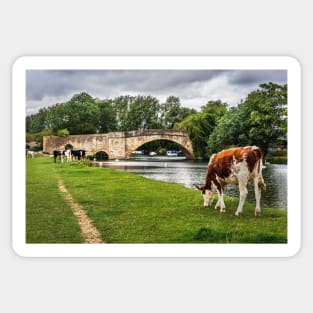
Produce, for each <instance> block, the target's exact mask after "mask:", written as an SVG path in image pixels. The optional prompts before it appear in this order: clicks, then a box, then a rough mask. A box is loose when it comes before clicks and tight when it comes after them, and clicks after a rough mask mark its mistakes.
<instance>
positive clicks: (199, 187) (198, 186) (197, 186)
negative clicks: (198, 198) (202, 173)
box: [193, 184, 203, 191]
mask: <svg viewBox="0 0 313 313" xmlns="http://www.w3.org/2000/svg"><path fill="white" fill-rule="evenodd" d="M193 185H194V186H195V187H196V188H197V189H198V190H201V191H202V190H203V186H200V185H196V184H193Z"/></svg>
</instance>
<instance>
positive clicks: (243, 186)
mask: <svg viewBox="0 0 313 313" xmlns="http://www.w3.org/2000/svg"><path fill="white" fill-rule="evenodd" d="M238 181H239V193H240V196H239V205H238V208H237V211H236V213H235V215H237V216H240V215H241V213H242V208H243V205H244V204H245V201H246V198H247V194H248V189H247V183H248V179H247V178H243V177H241V179H238Z"/></svg>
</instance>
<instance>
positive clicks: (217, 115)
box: [174, 100, 227, 158]
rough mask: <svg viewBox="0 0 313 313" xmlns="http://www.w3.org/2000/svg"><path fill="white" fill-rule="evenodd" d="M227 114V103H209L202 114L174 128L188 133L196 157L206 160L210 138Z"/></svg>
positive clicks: (195, 115) (197, 114)
mask: <svg viewBox="0 0 313 313" xmlns="http://www.w3.org/2000/svg"><path fill="white" fill-rule="evenodd" d="M226 112H227V104H226V103H223V102H222V101H220V100H217V101H209V102H208V103H207V104H206V105H204V106H202V107H201V112H199V113H196V114H192V115H189V116H187V117H186V118H185V119H184V120H182V121H181V122H179V123H177V124H175V127H174V128H175V129H177V130H183V131H186V132H187V133H188V136H189V137H190V139H191V141H192V144H193V149H194V154H195V156H197V157H204V158H206V157H207V156H208V155H207V141H208V138H209V136H210V134H211V133H212V132H213V130H214V128H215V126H216V125H217V123H218V121H219V120H220V119H221V118H222V116H223V115H224V114H225V113H226Z"/></svg>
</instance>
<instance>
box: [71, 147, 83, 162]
mask: <svg viewBox="0 0 313 313" xmlns="http://www.w3.org/2000/svg"><path fill="white" fill-rule="evenodd" d="M71 153H72V157H74V158H75V160H81V159H85V157H86V151H85V150H82V149H80V150H72V151H71Z"/></svg>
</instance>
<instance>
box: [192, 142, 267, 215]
mask: <svg viewBox="0 0 313 313" xmlns="http://www.w3.org/2000/svg"><path fill="white" fill-rule="evenodd" d="M262 159H263V152H262V150H261V149H260V148H259V147H256V146H253V147H250V146H249V147H244V148H231V149H228V150H223V151H221V152H219V153H217V154H213V155H212V156H211V158H210V161H209V164H208V169H207V174H206V179H205V185H204V186H198V185H195V186H196V188H198V189H199V190H201V192H202V195H203V199H204V206H205V207H209V206H210V205H211V203H212V200H213V197H214V193H215V192H216V191H217V193H218V201H217V203H216V205H215V209H217V208H218V207H219V208H220V212H225V203H224V198H223V195H224V188H225V186H226V185H227V184H238V185H239V192H240V197H239V205H238V208H237V211H236V213H235V215H237V216H240V215H241V213H242V208H243V206H244V203H245V200H246V197H247V194H248V190H247V183H248V181H249V180H250V179H253V183H254V191H255V200H256V207H255V215H256V216H257V215H260V213H261V207H260V200H261V190H262V189H264V190H265V188H266V185H265V183H264V180H263V177H262Z"/></svg>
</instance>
